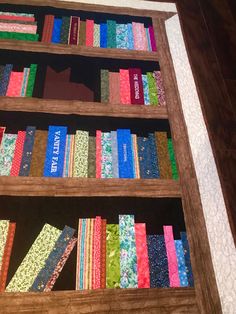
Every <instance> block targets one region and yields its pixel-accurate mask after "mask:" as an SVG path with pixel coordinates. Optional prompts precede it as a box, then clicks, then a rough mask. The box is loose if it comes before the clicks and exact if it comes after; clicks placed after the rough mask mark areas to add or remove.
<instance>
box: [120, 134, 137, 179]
mask: <svg viewBox="0 0 236 314" xmlns="http://www.w3.org/2000/svg"><path fill="white" fill-rule="evenodd" d="M117 144H118V145H117V146H118V164H119V178H134V173H133V160H132V137H131V133H130V130H128V129H118V130H117Z"/></svg>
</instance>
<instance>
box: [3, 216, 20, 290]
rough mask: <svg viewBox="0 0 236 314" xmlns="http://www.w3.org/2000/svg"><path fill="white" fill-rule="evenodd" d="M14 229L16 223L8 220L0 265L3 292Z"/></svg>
mask: <svg viewBox="0 0 236 314" xmlns="http://www.w3.org/2000/svg"><path fill="white" fill-rule="evenodd" d="M15 230H16V224H15V223H12V222H10V223H9V227H8V232H7V239H6V245H5V248H4V252H3V256H2V262H1V267H0V292H3V291H4V290H5V288H6V282H7V274H8V268H9V264H10V258H11V253H12V247H13V241H14V236H15Z"/></svg>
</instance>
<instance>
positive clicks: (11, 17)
mask: <svg viewBox="0 0 236 314" xmlns="http://www.w3.org/2000/svg"><path fill="white" fill-rule="evenodd" d="M0 19H1V20H14V21H25V22H35V18H34V17H33V16H32V17H31V16H17V15H0Z"/></svg>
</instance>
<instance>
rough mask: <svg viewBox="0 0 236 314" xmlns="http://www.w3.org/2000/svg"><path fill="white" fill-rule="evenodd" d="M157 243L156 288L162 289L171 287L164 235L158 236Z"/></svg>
mask: <svg viewBox="0 0 236 314" xmlns="http://www.w3.org/2000/svg"><path fill="white" fill-rule="evenodd" d="M156 241H157V260H158V263H157V281H156V286H157V287H160V288H168V287H170V280H169V268H168V259H167V253H166V244H165V238H164V236H163V235H157V236H156Z"/></svg>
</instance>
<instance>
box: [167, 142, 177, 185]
mask: <svg viewBox="0 0 236 314" xmlns="http://www.w3.org/2000/svg"><path fill="white" fill-rule="evenodd" d="M168 151H169V156H170V163H171V169H172V178H173V179H174V180H178V179H179V174H178V170H177V165H176V160H175V152H174V146H173V142H172V139H171V138H168Z"/></svg>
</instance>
